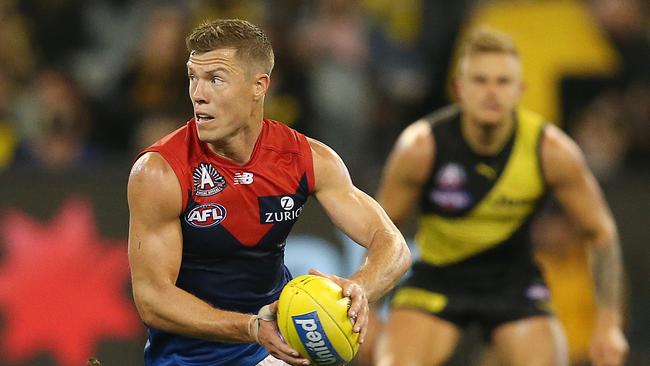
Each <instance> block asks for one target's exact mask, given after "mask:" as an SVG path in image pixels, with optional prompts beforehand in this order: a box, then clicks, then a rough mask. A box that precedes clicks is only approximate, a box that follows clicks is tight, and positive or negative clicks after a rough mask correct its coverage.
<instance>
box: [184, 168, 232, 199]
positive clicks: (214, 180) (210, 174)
mask: <svg viewBox="0 0 650 366" xmlns="http://www.w3.org/2000/svg"><path fill="white" fill-rule="evenodd" d="M192 177H193V178H194V194H196V195H197V196H200V197H207V196H212V195H214V194H217V193H219V192H221V191H223V190H224V189H225V188H226V180H225V179H224V178H223V176H221V174H219V172H217V169H215V168H214V167H213V166H212V164H206V163H201V164H199V166H198V167H197V168H196V169H194V174H192Z"/></svg>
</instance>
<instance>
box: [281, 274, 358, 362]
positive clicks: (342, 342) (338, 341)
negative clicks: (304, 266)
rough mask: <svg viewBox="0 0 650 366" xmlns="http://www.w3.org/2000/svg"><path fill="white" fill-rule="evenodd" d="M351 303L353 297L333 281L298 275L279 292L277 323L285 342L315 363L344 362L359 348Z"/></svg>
mask: <svg viewBox="0 0 650 366" xmlns="http://www.w3.org/2000/svg"><path fill="white" fill-rule="evenodd" d="M349 306H350V299H349V298H347V297H343V291H342V289H341V287H340V286H339V285H337V284H336V283H334V282H332V281H331V280H329V279H327V278H325V277H321V276H314V275H304V276H298V277H296V278H294V279H293V280H292V281H290V282H289V283H287V285H286V286H285V287H284V289H283V290H282V293H281V294H280V300H279V301H278V326H279V328H280V332H281V333H282V336H283V337H284V339H285V341H286V342H287V343H288V344H289V345H290V346H291V347H293V348H294V349H295V350H297V351H298V352H300V355H301V356H302V357H304V358H308V359H309V360H310V361H311V362H312V364H313V365H319V366H320V365H327V366H331V365H343V364H345V363H347V362H350V360H351V359H352V358H353V357H354V355H356V353H357V351H358V350H359V342H358V341H359V333H355V332H353V331H352V322H351V321H350V318H348V307H349Z"/></svg>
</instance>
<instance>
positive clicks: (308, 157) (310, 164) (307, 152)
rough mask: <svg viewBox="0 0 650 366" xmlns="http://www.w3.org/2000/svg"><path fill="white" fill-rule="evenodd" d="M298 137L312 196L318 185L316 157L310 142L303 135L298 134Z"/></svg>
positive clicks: (308, 186) (308, 187)
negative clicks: (315, 168) (315, 171)
mask: <svg viewBox="0 0 650 366" xmlns="http://www.w3.org/2000/svg"><path fill="white" fill-rule="evenodd" d="M296 135H297V136H298V141H299V143H300V155H301V159H300V160H301V161H302V162H303V165H304V168H305V174H306V175H307V189H308V192H309V194H312V193H313V192H314V187H315V185H316V180H315V176H314V155H313V152H312V151H311V146H310V145H309V141H307V137H305V135H303V134H301V133H296Z"/></svg>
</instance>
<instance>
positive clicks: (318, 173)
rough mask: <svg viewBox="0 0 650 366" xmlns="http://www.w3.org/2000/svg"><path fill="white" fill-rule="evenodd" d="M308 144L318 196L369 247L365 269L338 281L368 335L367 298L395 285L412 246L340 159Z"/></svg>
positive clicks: (339, 223) (357, 327)
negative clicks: (355, 182)
mask: <svg viewBox="0 0 650 366" xmlns="http://www.w3.org/2000/svg"><path fill="white" fill-rule="evenodd" d="M309 143H310V145H311V149H312V156H313V161H314V175H315V185H314V195H315V197H316V199H317V200H318V202H319V203H320V204H321V205H322V206H323V208H324V209H325V212H326V213H327V214H328V216H329V217H330V219H331V220H332V222H333V223H334V224H335V225H336V226H337V227H338V228H339V229H341V230H342V231H343V232H344V233H345V234H346V235H348V236H349V237H350V238H351V239H352V240H354V241H355V242H357V243H359V244H360V245H362V246H364V247H365V248H367V249H368V254H367V257H366V260H365V262H364V263H363V264H362V265H361V266H360V268H359V269H358V270H357V271H356V272H355V273H354V274H352V275H351V276H350V278H349V279H348V280H345V279H338V281H337V282H339V283H340V284H342V285H343V286H342V287H343V289H344V293H345V294H346V296H350V298H351V299H352V304H351V306H350V312H349V315H350V316H351V317H352V318H354V317H355V316H356V317H357V322H356V323H355V330H357V331H361V339H363V335H364V334H365V324H366V321H367V312H368V300H370V301H374V300H377V299H378V298H380V297H381V296H382V295H384V294H385V293H386V292H387V291H388V290H390V289H391V288H392V287H393V286H395V284H396V283H397V281H398V280H399V279H400V278H401V277H402V275H403V274H404V273H405V272H406V270H407V269H408V266H409V265H410V262H411V255H410V251H409V249H408V247H407V246H406V242H405V241H404V237H402V234H401V233H400V232H399V230H398V229H397V228H396V227H395V225H393V223H392V222H391V220H390V218H389V217H388V216H387V215H386V213H385V212H384V210H383V209H382V208H381V206H379V204H378V203H377V202H376V201H375V200H374V199H373V198H372V197H370V196H368V195H367V194H365V193H364V192H362V191H361V190H359V189H358V188H356V187H355V186H354V185H353V184H352V180H351V179H350V175H349V173H348V170H347V168H346V167H345V164H344V163H343V161H342V160H341V158H339V156H338V155H337V154H336V153H335V152H334V151H333V150H332V149H330V148H329V147H327V146H325V145H324V144H322V143H320V142H318V141H316V140H312V139H309ZM341 281H343V282H341Z"/></svg>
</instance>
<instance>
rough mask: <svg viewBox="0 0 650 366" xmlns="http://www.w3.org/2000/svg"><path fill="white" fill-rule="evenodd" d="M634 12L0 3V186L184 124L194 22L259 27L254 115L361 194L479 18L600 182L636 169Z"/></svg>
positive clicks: (616, 7) (433, 102) (574, 1)
mask: <svg viewBox="0 0 650 366" xmlns="http://www.w3.org/2000/svg"><path fill="white" fill-rule="evenodd" d="M649 7H650V5H648V2H644V1H642V0H537V1H535V0H533V1H530V0H528V1H523V0H493V1H489V0H455V1H448V0H402V1H392V0H246V1H235V0H189V1H181V0H177V1H160V0H158V1H156V0H0V176H1V175H2V172H3V171H4V172H8V171H11V170H14V169H16V170H20V169H24V168H28V169H43V170H48V171H51V170H54V171H65V170H67V169H79V168H81V169H84V168H89V167H97V166H100V165H101V164H104V163H112V162H116V161H117V162H124V164H125V168H124V170H125V172H126V171H128V165H129V163H130V161H131V160H132V159H133V157H134V156H135V155H136V154H137V152H139V151H141V150H142V149H143V148H144V147H146V146H148V145H149V144H151V143H152V142H154V141H156V140H157V139H158V138H160V137H162V136H164V135H165V134H167V133H169V132H171V131H172V130H174V129H176V128H178V127H180V126H181V125H183V124H184V123H185V122H186V121H187V120H188V119H190V118H191V117H192V106H191V103H190V100H189V97H188V92H187V86H188V82H187V73H186V70H185V63H186V61H187V56H188V52H187V50H186V48H185V36H186V35H187V33H188V32H189V30H191V29H192V28H193V27H194V26H196V25H198V24H199V23H200V22H202V21H203V20H206V19H214V18H241V19H247V20H249V21H251V22H253V23H255V24H257V25H260V26H261V27H262V28H263V29H264V30H265V31H266V32H267V34H268V35H269V36H270V38H271V41H272V43H273V46H274V50H275V56H276V66H275V69H274V71H273V75H272V83H271V89H270V91H269V95H268V96H267V98H266V105H265V112H266V116H267V117H269V118H272V119H277V120H280V121H283V122H285V123H287V124H289V125H291V126H292V127H294V128H296V129H298V130H299V131H301V132H303V133H306V134H308V135H310V136H312V137H315V138H317V139H320V140H322V141H323V142H325V143H327V144H328V145H330V146H331V147H333V148H334V149H335V150H336V151H337V152H339V154H340V155H341V156H342V158H343V159H344V160H345V162H346V164H347V165H348V167H349V168H350V171H351V173H352V176H353V179H355V181H356V183H357V185H359V186H360V187H362V188H364V189H366V190H369V191H371V192H372V191H373V190H374V188H375V187H376V182H377V179H378V176H379V171H380V170H381V165H382V164H383V162H384V161H385V159H386V156H387V154H388V151H389V149H390V148H391V146H392V144H393V143H394V141H395V139H396V137H397V135H398V133H399V132H400V131H401V130H402V129H403V128H404V127H405V126H406V125H408V124H409V123H411V122H412V121H414V120H415V119H417V118H418V117H421V116H423V115H425V114H426V113H428V112H430V111H431V110H433V109H436V108H439V107H442V106H443V105H445V104H447V103H449V102H451V101H453V95H452V92H450V90H451V88H449V84H450V80H451V78H452V77H453V68H452V65H453V62H454V55H455V53H456V45H457V44H458V43H459V38H460V37H462V35H463V34H466V32H467V30H468V29H470V28H472V27H474V26H478V25H484V24H487V25H489V26H492V27H494V28H498V29H500V30H502V31H505V32H508V33H509V34H511V35H512V37H513V38H514V40H515V41H516V43H517V45H518V47H519V48H520V51H521V54H522V61H523V64H524V69H525V71H524V77H525V80H526V82H527V91H526V94H525V97H524V100H523V104H525V105H526V106H528V107H530V108H532V109H534V110H536V111H538V112H540V113H542V114H543V115H545V116H546V117H548V118H549V119H550V120H551V121H553V122H555V123H557V124H558V125H560V126H562V127H563V128H564V129H565V130H567V131H568V132H569V133H570V134H571V135H572V136H573V137H574V138H575V139H576V141H577V142H578V144H579V145H580V146H581V147H582V149H583V150H584V152H585V156H586V159H587V161H588V163H589V165H590V166H591V167H592V169H593V170H594V172H595V173H596V175H597V177H598V178H599V179H600V180H601V182H602V183H603V184H604V185H605V186H607V184H609V183H610V182H612V181H615V180H616V179H620V178H619V177H621V174H622V172H624V171H626V170H627V171H629V170H643V169H645V170H648V169H647V159H649V158H650V16H649ZM556 215H557V214H556V213H554V212H553V211H551V212H550V213H549V214H548V215H547V216H545V220H541V221H540V223H539V228H540V229H539V230H537V232H538V233H539V235H538V236H539V238H538V239H539V241H540V242H543V243H553V244H556V247H555V249H553V250H551V251H550V252H549V251H547V253H553V255H554V256H555V257H556V258H555V259H553V255H551V256H548V255H547V257H543V256H542V258H541V260H542V261H546V262H548V263H550V264H549V266H552V265H553V264H555V265H556V267H557V266H559V265H560V264H561V263H562V262H561V261H559V260H558V259H557V258H560V259H561V258H565V257H567V256H569V254H567V253H569V252H571V251H572V250H574V249H572V248H574V247H572V246H569V247H565V248H564V250H558V249H557V244H558V243H566V242H570V241H571V240H572V239H571V238H572V237H571V236H570V234H566V233H567V232H568V231H567V230H563V229H562V228H561V227H562V226H563V225H566V224H564V223H563V222H562V220H557V217H558V216H556ZM558 230H559V231H558ZM557 232H563V233H565V234H563V235H564V236H561V235H560V236H558V235H559V234H558V235H556V234H555V233H557ZM553 235H556V236H553ZM312 248H313V246H312ZM566 268H568V269H571V270H574V271H575V268H576V267H575V266H567V267H566ZM560 269H561V268H560ZM585 271H586V269H585ZM555 273H560V272H557V271H556V272H555ZM582 273H585V272H584V271H583V272H582ZM551 281H552V279H551ZM573 295H574V297H575V293H573ZM567 296H569V297H570V296H571V294H568V295H567ZM585 318H586V317H585ZM585 343H586V341H585Z"/></svg>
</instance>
